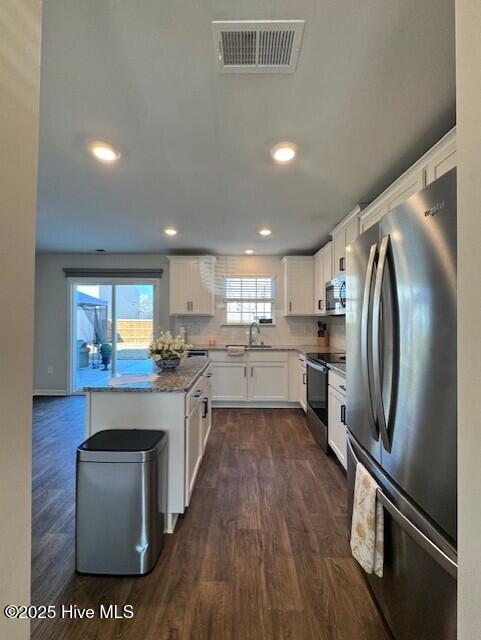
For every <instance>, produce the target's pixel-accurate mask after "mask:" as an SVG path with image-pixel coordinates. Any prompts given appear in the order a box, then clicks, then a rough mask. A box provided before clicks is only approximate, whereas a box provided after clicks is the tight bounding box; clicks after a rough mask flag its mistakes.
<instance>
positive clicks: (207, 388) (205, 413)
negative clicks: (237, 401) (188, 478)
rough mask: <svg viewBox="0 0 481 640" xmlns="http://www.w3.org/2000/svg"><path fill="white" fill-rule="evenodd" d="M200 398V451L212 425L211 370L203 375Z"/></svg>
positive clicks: (203, 448) (204, 444) (205, 442)
mask: <svg viewBox="0 0 481 640" xmlns="http://www.w3.org/2000/svg"><path fill="white" fill-rule="evenodd" d="M203 391H204V393H203V400H202V404H203V407H202V451H204V450H205V446H206V444H207V439H208V437H209V434H210V429H211V427H212V371H211V368H209V371H208V372H207V373H206V374H205V376H204V389H203Z"/></svg>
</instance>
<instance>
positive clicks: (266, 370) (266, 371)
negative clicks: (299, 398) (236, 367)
mask: <svg viewBox="0 0 481 640" xmlns="http://www.w3.org/2000/svg"><path fill="white" fill-rule="evenodd" d="M249 374H250V375H249V382H248V400H252V401H256V402H269V401H270V402H287V400H288V399H289V371H288V367H287V362H252V363H251V364H250V365H249Z"/></svg>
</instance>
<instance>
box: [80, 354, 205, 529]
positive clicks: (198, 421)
mask: <svg viewBox="0 0 481 640" xmlns="http://www.w3.org/2000/svg"><path fill="white" fill-rule="evenodd" d="M84 391H85V392H86V397H87V406H86V432H87V437H90V436H91V435H93V434H94V433H97V432H98V431H102V430H103V429H160V430H162V431H166V432H167V433H168V437H169V442H168V447H169V455H168V461H169V469H168V494H167V514H166V532H168V533H172V532H173V531H174V528H175V524H176V521H177V518H178V516H179V515H180V514H182V513H184V511H185V509H186V507H188V505H189V502H190V498H191V495H192V491H193V489H194V485H195V480H196V477H197V472H198V470H199V467H200V464H201V462H202V457H203V454H204V450H205V446H206V443H207V439H208V437H209V433H210V428H211V421H212V420H211V418H212V413H211V402H210V396H211V372H210V360H209V358H206V357H193V358H186V359H185V360H183V361H182V362H181V364H180V365H179V367H178V368H177V369H175V370H173V371H164V372H162V373H160V374H156V375H151V376H149V375H148V374H147V375H146V376H143V377H142V378H140V377H139V378H136V377H135V376H123V377H122V376H118V377H115V378H111V380H110V381H109V383H108V384H107V385H103V386H98V387H85V389H84Z"/></svg>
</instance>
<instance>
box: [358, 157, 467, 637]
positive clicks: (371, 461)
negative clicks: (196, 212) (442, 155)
mask: <svg viewBox="0 0 481 640" xmlns="http://www.w3.org/2000/svg"><path fill="white" fill-rule="evenodd" d="M346 289H347V310H346V337H347V384H346V386H347V426H348V483H349V513H350V514H352V498H353V491H354V478H355V467H356V463H357V461H360V462H361V463H362V464H363V465H364V466H365V467H366V469H367V470H368V471H369V473H371V475H372V476H373V477H374V478H375V480H376V481H377V483H378V484H379V487H380V491H379V492H378V496H379V499H380V500H381V502H382V504H383V505H384V514H385V553H384V556H385V557H384V577H383V578H377V577H375V576H367V579H368V581H369V584H370V586H371V589H372V591H373V593H374V595H375V597H376V599H377V601H378V604H379V606H380V608H381V610H382V611H383V613H384V616H385V618H386V620H387V622H388V624H389V626H390V628H391V630H392V632H393V635H394V637H395V638H396V639H397V640H415V639H418V638H422V639H423V640H431V639H432V640H448V639H449V640H452V639H454V638H456V571H457V552H456V515H457V514H456V512H457V505H456V475H457V473H456V436H457V410H456V384H457V374H456V170H455V169H453V170H452V171H450V172H448V173H447V174H445V175H444V176H442V177H441V178H439V179H438V180H436V181H435V182H433V183H432V184H431V185H429V186H428V187H426V188H425V189H423V190H422V191H420V192H418V193H417V194H415V195H413V196H412V197H411V198H409V199H408V200H407V201H406V202H404V203H403V204H401V205H399V206H398V207H397V208H396V209H394V210H393V211H391V212H389V213H388V214H386V215H385V216H384V217H383V218H382V219H381V220H380V222H379V223H378V224H376V225H375V226H373V227H371V228H369V229H368V230H367V231H366V232H365V233H363V234H362V235H361V236H359V238H357V240H356V241H355V242H354V243H353V244H352V245H351V246H350V247H348V251H347V275H346Z"/></svg>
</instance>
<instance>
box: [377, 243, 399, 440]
mask: <svg viewBox="0 0 481 640" xmlns="http://www.w3.org/2000/svg"><path fill="white" fill-rule="evenodd" d="M389 243H390V239H389V235H386V236H384V237H383V239H382V240H381V247H380V249H379V260H378V264H377V273H376V284H375V285H374V299H373V318H372V360H373V382H374V398H375V402H376V408H377V421H378V425H379V431H380V433H381V440H382V443H383V446H384V448H385V449H386V451H391V442H390V439H389V431H388V423H387V422H386V414H385V410H384V402H383V398H382V383H381V346H380V338H381V297H382V287H383V282H384V274H385V267H386V261H387V257H388V251H389ZM393 351H396V349H394V350H393ZM394 355H395V354H394V353H393V357H394ZM396 366H397V363H393V369H392V376H393V380H392V385H391V393H393V392H394V393H395V391H393V390H394V384H395V367H396ZM390 404H391V407H392V404H393V403H392V401H391V403H390Z"/></svg>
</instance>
